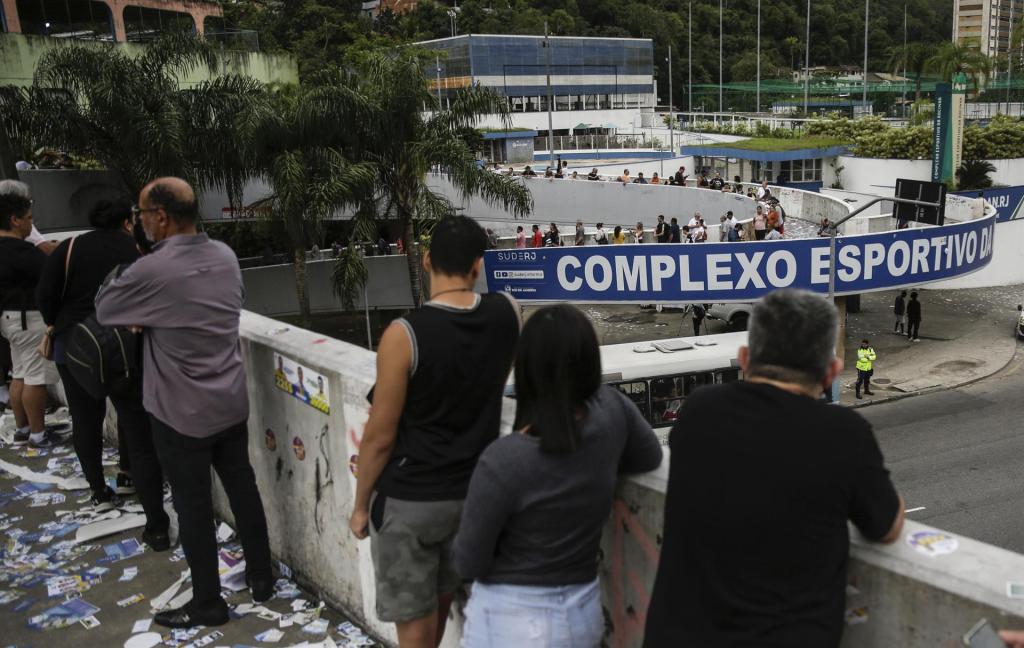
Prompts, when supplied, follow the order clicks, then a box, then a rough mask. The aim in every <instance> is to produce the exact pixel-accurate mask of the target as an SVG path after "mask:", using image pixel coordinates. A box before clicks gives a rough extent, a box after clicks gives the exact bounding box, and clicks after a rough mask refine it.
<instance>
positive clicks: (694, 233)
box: [488, 205, 828, 249]
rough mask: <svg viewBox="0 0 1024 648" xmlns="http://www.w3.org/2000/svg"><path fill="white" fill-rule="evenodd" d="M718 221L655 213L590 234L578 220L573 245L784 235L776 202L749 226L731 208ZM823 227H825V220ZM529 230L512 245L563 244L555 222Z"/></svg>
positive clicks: (521, 230) (763, 238)
mask: <svg viewBox="0 0 1024 648" xmlns="http://www.w3.org/2000/svg"><path fill="white" fill-rule="evenodd" d="M718 220H719V222H718V226H717V228H715V229H712V226H709V225H708V224H707V222H705V220H704V217H703V216H702V215H701V213H700V212H699V211H698V212H695V213H694V215H693V216H692V217H691V218H690V220H689V222H687V223H686V224H685V225H682V226H680V224H679V219H677V218H675V217H672V218H670V219H669V220H668V221H666V220H665V215H664V214H658V219H657V223H656V224H655V226H654V228H653V229H650V230H647V229H645V228H644V224H643V222H642V221H637V223H636V226H635V227H634V228H631V229H628V230H625V229H623V228H622V226H621V225H616V226H615V227H614V228H612V230H611V232H609V231H608V230H607V229H606V228H605V224H604V223H597V228H596V230H595V231H594V232H592V233H590V234H587V232H586V228H585V227H584V225H583V221H582V220H577V221H576V229H575V232H574V236H573V245H587V242H588V239H589V240H592V241H593V242H594V244H596V245H622V244H624V243H705V242H708V241H711V240H717V241H719V242H730V243H735V242H739V241H746V240H755V241H777V240H781V239H783V238H784V236H785V222H784V218H783V215H782V211H781V210H779V209H778V208H777V206H775V205H771V206H769V207H768V208H767V209H766V208H765V207H764V206H762V205H758V206H757V208H756V209H755V213H754V218H753V219H752V220H750V221H749V227H748V226H745V225H744V224H743V223H740V222H739V221H737V220H736V217H735V215H734V214H733V212H732V211H731V210H730V211H727V212H726V213H724V214H722V215H721V216H720V217H719V219H718ZM826 220H827V219H826ZM823 227H825V228H827V223H826V224H825V225H823ZM531 229H532V231H531V233H530V234H529V235H528V234H527V233H526V231H525V229H524V227H523V226H522V225H517V226H516V236H515V247H516V248H517V249H526V248H539V247H560V246H563V245H565V240H564V239H563V238H562V233H561V231H560V230H559V229H558V225H557V224H555V223H549V224H548V228H547V230H546V231H541V228H540V225H536V224H534V225H532V226H531ZM716 229H717V231H716ZM488 233H489V239H493V233H491V231H490V230H488ZM827 235H828V234H827V233H826V234H822V236H827ZM495 244H496V241H494V240H490V248H493V247H496V245H495ZM490 248H489V249H490Z"/></svg>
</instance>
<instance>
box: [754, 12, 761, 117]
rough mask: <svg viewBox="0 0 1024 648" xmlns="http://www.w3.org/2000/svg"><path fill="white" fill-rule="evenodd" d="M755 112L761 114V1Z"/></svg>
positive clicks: (758, 14) (758, 18) (758, 19)
mask: <svg viewBox="0 0 1024 648" xmlns="http://www.w3.org/2000/svg"><path fill="white" fill-rule="evenodd" d="M754 112H761V0H757V105H756V106H755V107H754Z"/></svg>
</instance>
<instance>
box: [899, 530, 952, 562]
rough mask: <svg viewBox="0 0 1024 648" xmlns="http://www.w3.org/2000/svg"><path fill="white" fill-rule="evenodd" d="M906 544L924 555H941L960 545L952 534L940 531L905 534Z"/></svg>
mask: <svg viewBox="0 0 1024 648" xmlns="http://www.w3.org/2000/svg"><path fill="white" fill-rule="evenodd" d="M907 544H908V545H910V546H911V547H913V548H914V550H916V551H917V552H918V553H922V554H924V555H926V556H931V557H933V558H934V557H935V556H943V555H946V554H951V553H953V552H954V551H956V550H957V549H958V548H959V547H960V542H959V541H958V540H957V539H956V538H954V537H953V536H950V535H946V534H945V533H942V532H940V531H918V532H917V533H912V534H910V535H908V536H907Z"/></svg>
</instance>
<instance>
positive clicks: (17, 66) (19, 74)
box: [0, 34, 299, 86]
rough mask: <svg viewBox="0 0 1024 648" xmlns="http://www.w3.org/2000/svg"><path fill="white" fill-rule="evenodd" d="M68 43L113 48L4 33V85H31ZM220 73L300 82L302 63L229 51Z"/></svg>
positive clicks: (127, 48) (126, 47)
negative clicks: (47, 59)
mask: <svg viewBox="0 0 1024 648" xmlns="http://www.w3.org/2000/svg"><path fill="white" fill-rule="evenodd" d="M68 45H85V46H91V47H111V45H109V44H99V43H91V42H89V41H75V40H65V39H57V38H47V37H44V36H26V35H23V34H3V37H2V38H0V85H19V86H28V85H31V84H32V77H33V75H34V74H35V70H36V66H37V65H38V64H39V59H40V58H42V56H43V54H45V53H46V52H47V51H49V50H51V49H53V48H55V47H67V46H68ZM114 47H118V48H122V51H124V52H126V53H128V55H129V56H137V55H138V54H139V53H141V52H143V51H145V46H144V45H138V44H135V43H118V44H116V45H114ZM219 72H220V73H225V72H231V73H234V74H242V75H246V76H251V77H253V78H254V79H257V80H259V81H263V82H264V83H270V82H278V83H298V80H299V69H298V65H297V64H296V62H295V60H294V59H293V58H291V57H290V56H281V55H278V54H264V53H261V52H225V54H224V60H223V65H222V68H221V70H220V71H219ZM213 76H215V75H212V74H210V72H209V71H208V70H206V69H205V68H203V69H197V70H193V71H192V72H191V73H190V74H188V75H186V76H185V77H184V78H182V79H181V80H180V81H181V84H182V85H184V86H188V85H195V84H197V83H200V82H202V81H207V80H209V79H210V78H212V77H213Z"/></svg>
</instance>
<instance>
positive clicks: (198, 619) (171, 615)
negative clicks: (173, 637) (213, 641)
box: [153, 605, 230, 628]
mask: <svg viewBox="0 0 1024 648" xmlns="http://www.w3.org/2000/svg"><path fill="white" fill-rule="evenodd" d="M229 618H230V617H229V616H228V608H227V606H226V605H222V606H221V607H218V608H216V609H213V610H204V611H202V612H196V611H194V610H191V609H189V606H187V605H185V606H182V607H180V608H177V609H175V610H165V611H163V612H159V613H157V615H156V616H154V617H153V621H155V622H156V624H157V625H162V626H163V627H165V628H193V627H195V626H208V627H210V626H222V625H224V624H225V623H227V622H228V619H229Z"/></svg>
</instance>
